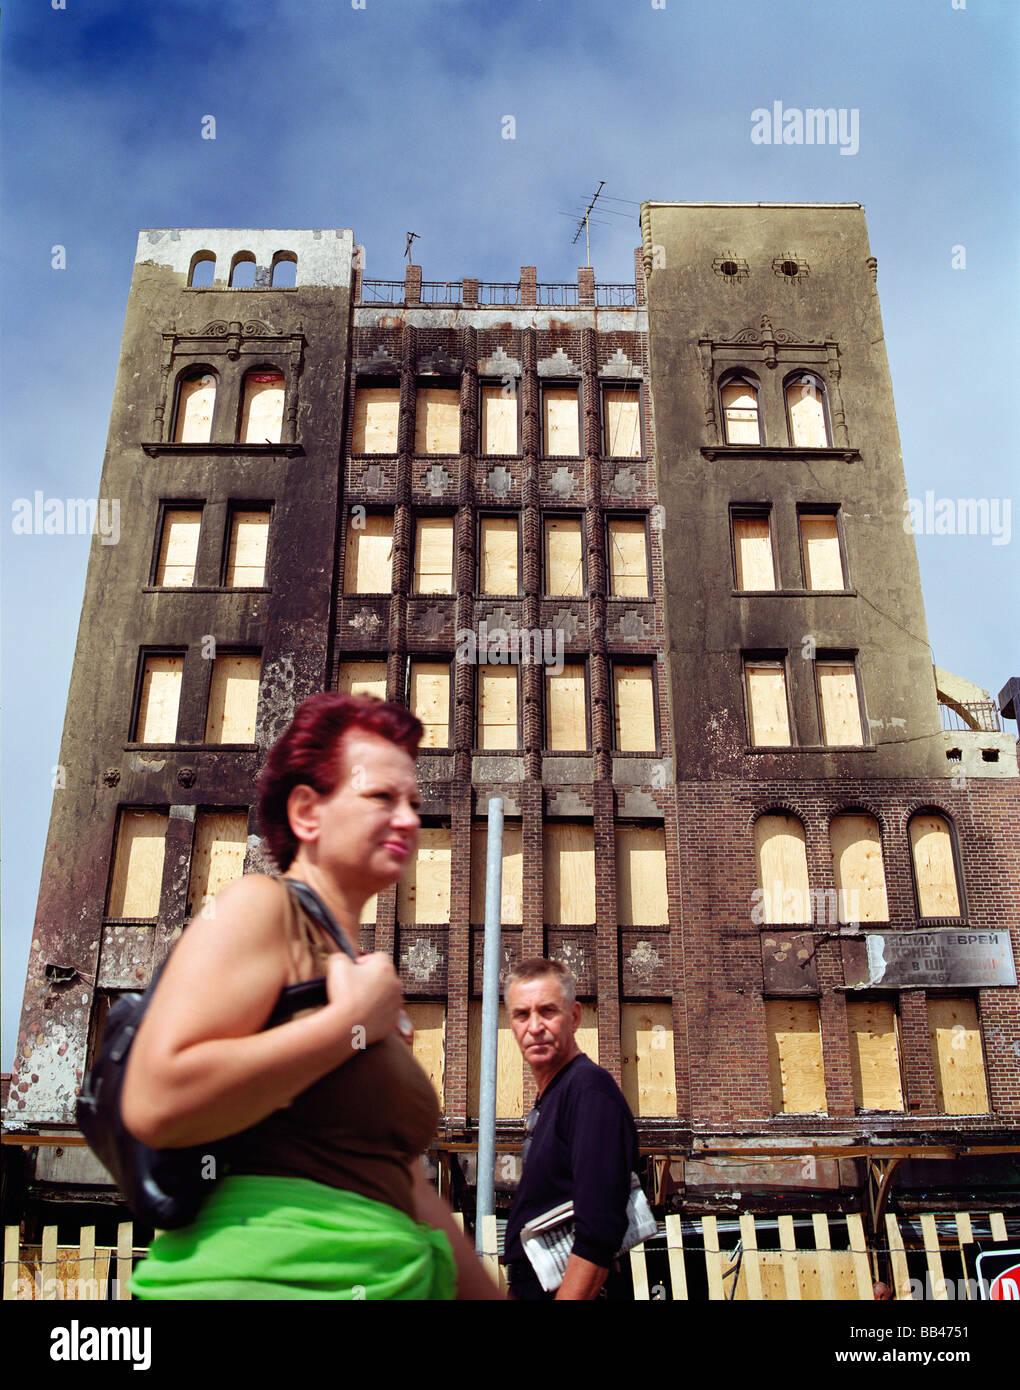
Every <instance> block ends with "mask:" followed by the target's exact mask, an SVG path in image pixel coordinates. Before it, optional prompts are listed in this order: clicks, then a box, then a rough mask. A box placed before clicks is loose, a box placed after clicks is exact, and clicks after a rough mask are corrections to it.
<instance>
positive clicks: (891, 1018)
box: [846, 999, 903, 1110]
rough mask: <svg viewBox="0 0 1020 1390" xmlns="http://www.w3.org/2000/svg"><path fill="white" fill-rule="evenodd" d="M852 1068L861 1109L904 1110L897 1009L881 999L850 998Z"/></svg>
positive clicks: (849, 1021)
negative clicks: (853, 999)
mask: <svg viewBox="0 0 1020 1390" xmlns="http://www.w3.org/2000/svg"><path fill="white" fill-rule="evenodd" d="M846 1024H847V1032H848V1033H849V1035H850V1071H851V1074H852V1076H853V1083H854V1104H855V1105H856V1106H857V1108H858V1109H859V1110H902V1109H903V1085H902V1082H901V1080H900V1049H899V1039H898V1037H897V1030H896V1010H895V1009H894V1008H893V1006H892V1004H889V1003H886V1002H884V1001H882V1000H878V999H862V1000H861V1001H859V1002H857V1001H853V1002H851V1001H848V1002H847V1006H846Z"/></svg>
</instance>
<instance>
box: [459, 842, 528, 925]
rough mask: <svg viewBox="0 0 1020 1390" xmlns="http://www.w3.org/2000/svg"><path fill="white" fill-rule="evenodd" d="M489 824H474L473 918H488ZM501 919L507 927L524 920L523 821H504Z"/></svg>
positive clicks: (478, 919) (477, 920) (472, 862)
mask: <svg viewBox="0 0 1020 1390" xmlns="http://www.w3.org/2000/svg"><path fill="white" fill-rule="evenodd" d="M487 844H488V827H487V826H486V825H485V823H484V822H483V823H481V824H476V825H473V826H472V827H471V921H472V922H474V923H475V924H476V925H481V923H483V922H484V921H485V861H486V854H487V849H486V846H487ZM500 921H501V922H502V924H503V925H504V926H517V925H518V924H519V923H521V922H523V921H524V859H523V849H522V840H521V827H520V824H519V823H517V824H515V823H514V822H513V821H504V823H503V876H502V891H501V899H500Z"/></svg>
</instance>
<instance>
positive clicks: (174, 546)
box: [156, 507, 202, 589]
mask: <svg viewBox="0 0 1020 1390" xmlns="http://www.w3.org/2000/svg"><path fill="white" fill-rule="evenodd" d="M201 527H202V513H201V511H200V510H199V509H198V508H190V507H189V508H187V509H183V508H182V509H180V510H178V509H177V508H174V509H172V510H171V509H170V508H167V510H166V511H165V512H164V513H163V534H162V536H161V537H160V542H159V559H158V560H157V562H156V583H157V584H162V585H165V587H166V588H168V589H171V588H186V587H188V586H189V585H191V584H194V582H195V560H196V559H197V557H198V533H199V531H200V530H201Z"/></svg>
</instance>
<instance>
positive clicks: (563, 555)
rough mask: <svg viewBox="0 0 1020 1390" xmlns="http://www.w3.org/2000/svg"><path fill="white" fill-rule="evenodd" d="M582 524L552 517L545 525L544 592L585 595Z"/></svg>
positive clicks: (571, 519)
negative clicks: (582, 561)
mask: <svg viewBox="0 0 1020 1390" xmlns="http://www.w3.org/2000/svg"><path fill="white" fill-rule="evenodd" d="M581 554H582V541H581V522H580V520H579V519H575V518H573V517H549V518H548V519H547V520H546V523H545V592H546V593H547V594H549V595H550V596H554V595H555V596H557V597H559V596H562V597H565V598H574V597H578V596H580V595H581V594H583V593H584V568H583V565H582V563H581Z"/></svg>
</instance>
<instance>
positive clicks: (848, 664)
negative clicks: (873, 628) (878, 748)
mask: <svg viewBox="0 0 1020 1390" xmlns="http://www.w3.org/2000/svg"><path fill="white" fill-rule="evenodd" d="M815 677H816V679H817V681H818V704H819V708H820V709H821V713H822V742H823V743H827V744H829V745H830V746H832V747H835V748H841V747H842V748H845V747H847V746H859V745H860V742H861V706H860V702H859V700H858V698H857V673H856V671H855V670H854V664H853V662H852V661H818V662H816V663H815Z"/></svg>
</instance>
